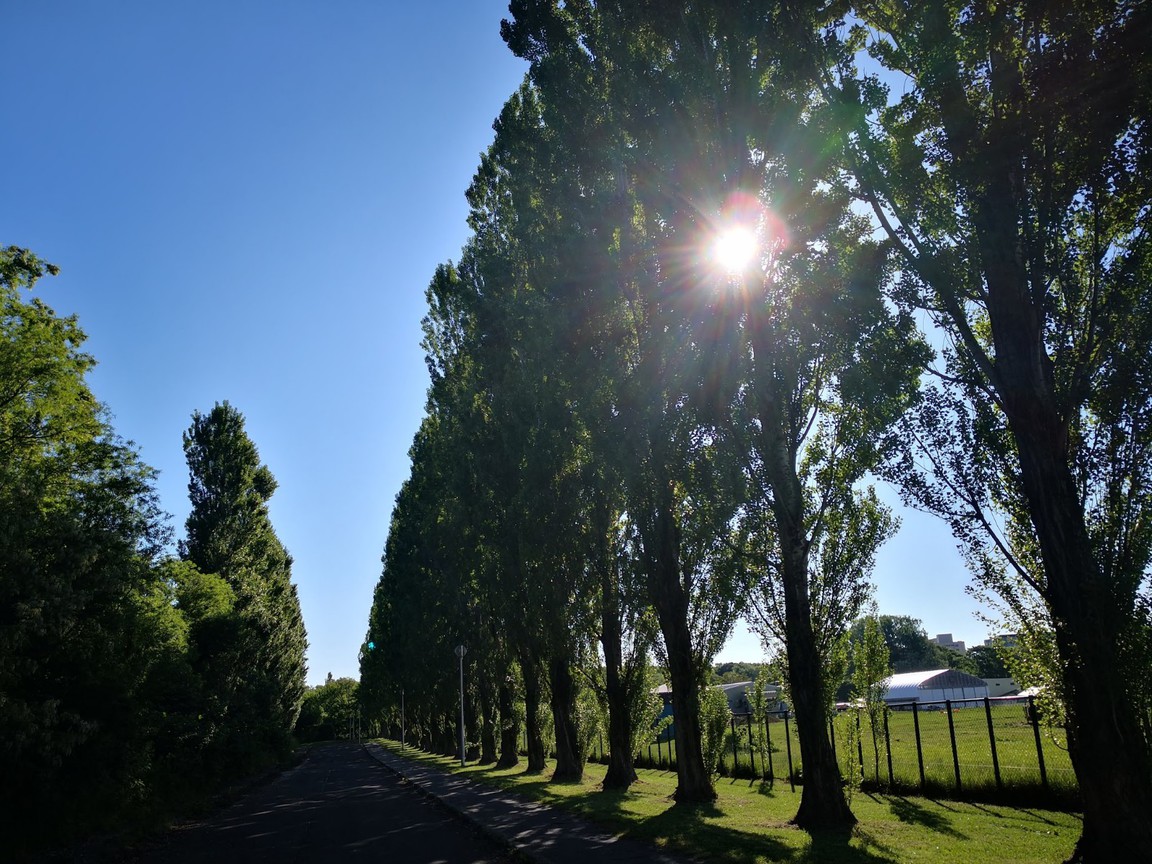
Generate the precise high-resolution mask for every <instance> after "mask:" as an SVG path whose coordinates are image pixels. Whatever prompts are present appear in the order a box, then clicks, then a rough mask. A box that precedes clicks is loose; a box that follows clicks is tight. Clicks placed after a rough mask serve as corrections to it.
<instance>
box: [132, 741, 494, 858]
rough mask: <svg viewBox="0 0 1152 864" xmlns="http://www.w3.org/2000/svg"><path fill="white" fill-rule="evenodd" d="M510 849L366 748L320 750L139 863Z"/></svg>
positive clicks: (174, 835)
mask: <svg viewBox="0 0 1152 864" xmlns="http://www.w3.org/2000/svg"><path fill="white" fill-rule="evenodd" d="M507 856H508V853H507V852H506V851H504V850H501V849H500V848H498V847H496V846H495V845H493V844H492V843H491V842H490V841H489V840H487V839H485V838H484V837H482V836H480V835H479V834H477V833H476V832H475V831H473V830H471V829H469V828H468V827H467V826H466V825H465V824H464V823H462V822H460V821H459V820H458V819H456V818H455V817H453V816H451V815H450V814H449V813H448V812H447V811H445V810H444V809H443V808H441V807H440V806H439V805H437V804H435V803H432V802H430V801H428V800H426V799H425V798H423V797H422V796H421V795H420V794H419V793H418V792H416V791H414V790H413V789H412V788H411V787H410V786H408V785H406V784H405V783H404V781H402V780H401V779H400V778H398V777H397V776H396V775H394V774H392V773H391V772H390V771H388V770H387V769H386V768H384V767H383V766H381V765H380V764H379V763H377V762H376V761H375V760H373V759H372V758H370V757H369V756H368V755H367V754H366V753H365V752H364V751H363V750H362V749H361V748H360V747H358V746H356V745H351V744H338V745H331V746H324V747H316V748H313V750H312V751H311V752H310V753H309V756H308V758H307V759H306V760H305V761H304V763H303V764H301V765H300V766H299V767H297V768H295V769H293V770H291V771H287V772H285V773H284V774H282V775H280V777H278V778H277V779H276V780H274V781H273V782H271V783H269V784H267V785H265V786H263V787H261V788H260V789H257V790H254V791H253V792H251V793H249V794H248V795H246V796H245V797H244V798H243V799H242V800H240V801H238V802H236V803H235V804H233V805H232V806H230V807H228V808H227V809H225V810H223V811H222V812H220V813H218V814H216V815H215V816H213V817H211V818H210V819H208V820H206V821H204V822H201V823H197V824H195V825H191V826H188V827H185V828H181V829H176V830H174V831H173V832H171V833H170V834H169V836H168V837H167V838H166V839H165V840H164V841H163V843H162V844H161V845H160V846H159V847H156V848H152V849H148V850H142V851H141V854H140V855H139V857H138V858H134V859H132V860H136V861H140V862H146V864H178V862H203V861H211V862H213V864H224V862H232V861H236V862H240V861H243V862H263V861H269V862H270V861H275V862H278V864H287V862H308V861H325V862H327V861H388V862H395V864H431V862H451V864H489V862H491V864H496V862H506V861H508V860H509V859H508V857H507Z"/></svg>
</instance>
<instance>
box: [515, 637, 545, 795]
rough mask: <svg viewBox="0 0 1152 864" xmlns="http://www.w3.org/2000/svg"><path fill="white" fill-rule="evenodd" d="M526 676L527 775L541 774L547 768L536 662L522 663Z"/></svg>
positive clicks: (522, 661) (538, 674) (525, 729)
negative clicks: (541, 733)
mask: <svg viewBox="0 0 1152 864" xmlns="http://www.w3.org/2000/svg"><path fill="white" fill-rule="evenodd" d="M520 667H521V671H522V672H523V674H524V733H525V737H526V738H527V740H528V747H527V749H528V767H527V768H526V769H525V771H524V773H526V774H540V773H541V772H543V770H544V768H545V764H544V739H543V737H542V736H541V735H540V673H539V670H538V669H537V668H536V664H535V663H534V662H524V660H523V659H522V660H521V662H520Z"/></svg>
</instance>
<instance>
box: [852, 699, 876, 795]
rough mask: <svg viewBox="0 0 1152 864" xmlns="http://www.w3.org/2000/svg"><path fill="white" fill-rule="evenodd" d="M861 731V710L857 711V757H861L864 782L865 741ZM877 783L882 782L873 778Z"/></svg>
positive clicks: (861, 776)
mask: <svg viewBox="0 0 1152 864" xmlns="http://www.w3.org/2000/svg"><path fill="white" fill-rule="evenodd" d="M861 735H862V733H861V731H860V709H859V708H857V709H856V755H857V756H859V757H860V780H861V781H863V780H864V739H863V738H862V737H861ZM873 779H874V780H875V781H876V782H877V783H879V782H880V778H879V777H875V778H873Z"/></svg>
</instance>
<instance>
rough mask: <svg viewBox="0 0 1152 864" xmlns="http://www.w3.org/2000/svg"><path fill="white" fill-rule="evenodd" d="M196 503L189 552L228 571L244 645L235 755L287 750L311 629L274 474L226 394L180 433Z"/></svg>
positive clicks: (206, 567)
mask: <svg viewBox="0 0 1152 864" xmlns="http://www.w3.org/2000/svg"><path fill="white" fill-rule="evenodd" d="M184 453H185V456H186V458H187V461H188V473H189V481H188V493H189V497H190V499H191V501H192V510H191V512H190V513H189V515H188V519H187V522H186V523H185V527H186V531H187V538H186V539H185V540H184V541H182V542H181V544H180V551H181V555H182V557H183V558H184V559H186V560H188V561H191V562H192V563H193V564H195V565H196V566H197V567H198V568H199V569H200V570H201V571H202V572H204V573H216V574H219V575H220V576H222V577H223V578H224V579H225V580H226V581H227V582H228V584H229V585H230V586H231V588H232V590H233V592H234V593H235V595H236V612H237V613H238V615H239V617H240V619H241V621H242V622H243V634H242V639H243V641H244V648H245V650H244V651H243V652H241V653H240V655H239V656H240V657H242V658H243V659H242V661H241V662H240V663H239V664H238V668H236V669H234V670H232V671H233V675H232V677H231V681H232V684H233V688H234V689H233V690H232V692H231V693H229V694H226V696H225V697H224V698H225V700H226V702H227V704H228V721H227V722H228V724H229V734H228V736H227V743H226V745H225V750H226V753H227V754H228V757H229V758H238V759H240V761H241V763H243V762H244V760H246V759H255V758H259V757H260V755H262V754H267V755H281V754H282V753H283V751H284V750H285V748H286V746H287V745H288V742H289V736H290V734H291V731H292V729H293V727H294V726H295V723H296V717H297V716H298V714H299V711H300V705H301V702H302V700H303V696H304V689H305V683H304V681H305V672H306V667H305V663H304V652H305V649H306V647H307V637H306V634H305V631H304V619H303V616H302V615H301V612H300V601H299V599H298V597H297V595H296V586H295V585H293V584H292V579H291V575H292V574H291V570H292V558H291V556H290V555H289V554H288V552H287V550H286V549H285V548H284V546H283V545H282V544H281V543H280V540H279V538H277V536H276V532H275V531H274V530H273V528H272V522H271V520H270V519H269V516H268V500H269V499H270V498H271V497H272V493H273V492H275V491H276V480H275V478H274V477H273V476H272V472H271V471H270V470H269V469H268V467H267V466H266V465H263V464H261V462H260V456H259V453H258V452H257V450H256V445H255V444H253V442H252V440H251V439H250V438H249V437H248V434H247V432H245V430H244V416H243V415H242V414H241V413H240V412H239V411H237V410H236V409H235V408H233V407H232V406H231V405H229V404H228V403H227V402H223V403H218V404H217V405H216V406H215V407H214V408H213V409H212V410H211V411H210V412H209V413H208V414H201V413H200V412H199V411H196V412H194V413H193V415H192V424H191V426H190V427H189V428H188V431H187V432H185V433H184Z"/></svg>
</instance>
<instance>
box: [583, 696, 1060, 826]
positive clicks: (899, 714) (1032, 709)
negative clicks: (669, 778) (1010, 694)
mask: <svg viewBox="0 0 1152 864" xmlns="http://www.w3.org/2000/svg"><path fill="white" fill-rule="evenodd" d="M829 733H830V735H831V737H832V741H833V746H834V748H835V749H836V756H837V761H838V762H839V764H840V766H841V772H842V773H843V774H844V775H845V776H846V777H848V776H851V775H852V774H854V773H855V775H856V776H857V777H858V778H859V779H860V781H861V785H862V786H863V787H864V788H866V789H879V790H886V791H894V792H918V793H921V794H925V795H933V796H939V797H950V798H970V799H974V800H977V799H978V800H1006V801H1014V802H1018V803H1036V804H1048V805H1056V806H1075V805H1076V803H1077V801H1078V789H1077V785H1076V777H1075V774H1074V773H1073V771H1072V763H1071V761H1070V760H1069V758H1068V746H1067V740H1066V738H1065V734H1064V730H1063V729H1061V728H1056V727H1051V726H1047V725H1045V724H1044V723H1042V722H1041V721H1040V717H1039V715H1038V712H1037V710H1036V706H1035V704H1034V702H1033V700H1031V699H1030V698H1024V699H1014V698H996V699H991V698H988V699H958V700H945V701H943V702H909V703H905V704H892V705H888V706H886V707H884V708H883V709H882V710H881V711H880V712H879V713H878V716H877V720H876V724H875V727H873V724H872V721H871V718H870V716H869V714H868V712H867V711H866V710H865V709H864V708H863V707H856V706H851V707H849V708H847V709H844V710H840V711H837V712H836V714H835V716H834V717H833V718H832V721H831V724H830V729H829ZM675 748H676V745H675V741H674V740H672V730H671V729H666V730H664V732H663V733H662V734H661V735H660V736H658V737H657V738H653V740H652V741H651V742H650V743H649V744H647V745H646V746H645V747H644V748H642V749H641V752H640V754H639V757H638V759H637V766H638V767H652V768H663V769H666V770H674V769H675V767H676V749H675ZM592 749H593V756H594V758H595V757H596V756H599V757H601V758H604V756H605V752H604V746H603V741H600V742H599V744H598V746H597V745H593V748H592ZM718 770H719V772H720V774H721V776H726V777H743V778H748V779H759V780H761V781H763V782H767V783H776V782H783V783H789V784H791V785H792V786H795V784H797V783H801V782H802V781H803V776H804V765H803V760H802V759H801V755H800V743H799V739H798V738H797V736H796V724H795V718H794V717H793V716H792V715H791V713H790V712H788V711H772V712H768V713H766V714H765V715H764V716H763V717H756V716H754V715H752V714H735V715H733V716H732V718H731V721H730V725H729V732H728V734H727V736H726V739H725V744H724V749H723V751H722V754H721V758H720V765H719V769H718Z"/></svg>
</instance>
